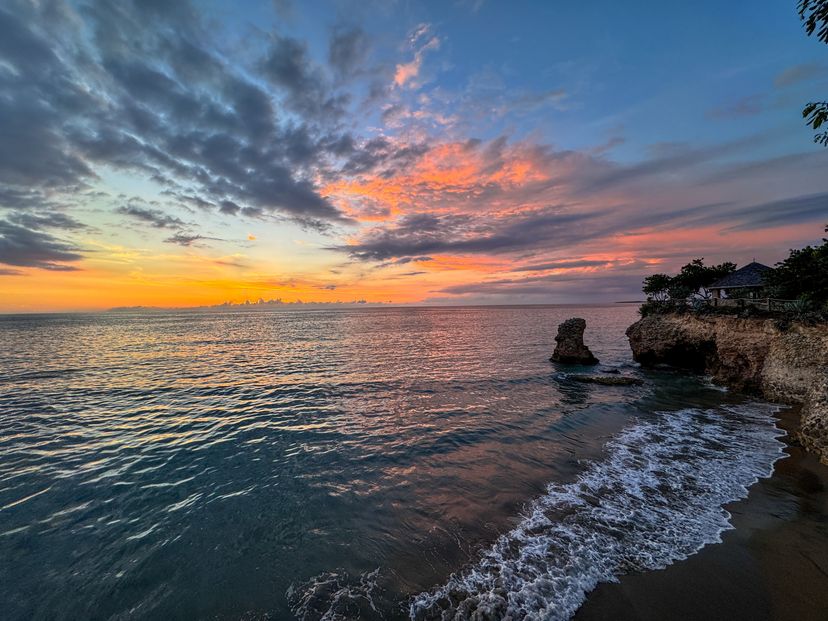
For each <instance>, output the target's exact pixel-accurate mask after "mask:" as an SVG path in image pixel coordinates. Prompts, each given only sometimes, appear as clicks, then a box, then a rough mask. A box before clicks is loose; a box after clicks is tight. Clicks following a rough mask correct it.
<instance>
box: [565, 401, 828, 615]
mask: <svg viewBox="0 0 828 621" xmlns="http://www.w3.org/2000/svg"><path fill="white" fill-rule="evenodd" d="M797 421H798V412H796V411H795V410H793V409H788V410H786V411H784V412H781V413H780V423H779V424H780V427H782V428H783V429H785V430H786V431H787V432H788V434H789V435H788V437H787V438H786V439H785V441H786V443H787V444H788V446H787V448H786V449H785V452H786V454H787V457H784V458H782V459H781V460H780V461H778V462H777V463H776V467H775V470H774V474H773V476H771V477H770V478H768V479H764V480H762V481H759V482H758V483H756V484H755V485H754V486H753V487H751V489H750V494H749V496H748V498H747V499H746V500H744V501H741V502H737V503H733V504H732V505H729V506H728V507H727V508H728V510H729V511H730V512H731V514H732V515H733V517H732V523H733V525H734V526H735V530H729V531H727V532H726V533H723V535H722V543H721V544H716V545H709V546H707V547H705V548H704V549H702V550H701V551H700V552H699V553H698V554H696V555H694V556H692V557H690V558H688V559H687V560H685V561H682V562H679V563H676V564H674V565H672V566H670V567H668V568H667V569H664V570H662V571H655V572H647V573H643V574H631V575H628V576H625V577H623V578H622V579H621V580H620V582H618V583H615V584H602V585H600V586H599V587H598V588H597V589H596V590H595V591H593V592H592V593H591V594H590V595H589V596H588V597H587V600H586V602H585V603H584V605H583V606H582V607H581V609H580V610H579V611H578V613H577V614H576V615H575V619H576V620H577V621H597V620H599V619H600V620H612V621H633V620H634V621H664V620H666V619H669V620H675V621H689V620H693V621H697V620H704V621H716V620H725V619H727V620H734V619H736V620H741V619H744V620H746V621H747V620H750V621H766V620H774V621H781V620H785V621H787V620H791V621H793V620H797V621H812V620H813V621H826V620H828V467H826V466H823V465H821V464H820V463H819V462H818V461H817V460H816V459H815V458H814V457H813V456H812V455H809V454H807V453H805V452H804V451H803V449H802V448H801V447H799V446H796V445H795V443H794V442H793V441H792V439H791V433H792V432H793V430H794V429H795V428H796V425H797Z"/></svg>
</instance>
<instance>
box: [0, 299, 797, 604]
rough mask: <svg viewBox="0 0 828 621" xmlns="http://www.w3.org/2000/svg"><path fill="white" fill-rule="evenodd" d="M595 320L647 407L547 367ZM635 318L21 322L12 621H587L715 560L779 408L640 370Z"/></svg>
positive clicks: (201, 315)
mask: <svg viewBox="0 0 828 621" xmlns="http://www.w3.org/2000/svg"><path fill="white" fill-rule="evenodd" d="M575 316H578V317H583V318H585V319H586V321H587V332H586V337H585V339H586V342H587V344H588V345H589V346H590V348H591V349H592V351H593V353H595V354H596V355H597V356H598V357H599V358H600V359H601V362H602V364H603V365H608V366H613V367H616V368H618V369H619V370H620V371H621V372H623V373H627V374H633V375H636V376H638V377H641V378H642V379H644V383H643V384H642V385H640V386H598V385H591V384H582V383H577V382H574V381H572V380H571V379H569V378H568V377H567V374H568V373H571V372H573V371H578V370H581V371H583V370H584V369H577V368H565V367H562V366H557V365H555V364H553V363H551V362H549V360H548V359H549V356H550V355H551V353H552V350H553V349H554V336H555V333H556V328H557V325H558V323H560V322H561V321H563V320H564V319H567V318H569V317H575ZM635 319H636V308H635V306H634V305H613V306H589V307H566V306H524V307H518V306H515V307H456V308H359V309H350V308H342V309H339V308H331V309H300V308H297V309H294V308H289V309H284V310H250V311H239V310H236V311H229V310H193V311H169V312H167V311H163V312H162V311H154V312H119V313H97V314H64V315H25V316H24V315H18V316H3V317H0V609H2V611H3V612H2V617H3V619H7V620H17V619H21V620H22V619H113V618H114V619H125V618H129V619H303V620H317V619H409V618H414V619H439V618H459V619H463V618H481V619H484V618H492V619H497V618H502V617H504V616H509V617H510V618H512V619H569V618H570V617H571V616H572V615H573V614H574V612H575V611H576V610H577V609H578V607H579V606H580V605H581V603H582V602H583V601H584V598H585V597H586V596H587V594H588V593H589V592H590V591H591V590H592V589H593V588H595V587H596V585H598V584H599V583H601V582H606V581H613V580H616V579H617V578H618V577H620V576H622V575H625V574H628V573H631V572H641V571H649V570H652V569H659V568H663V567H666V566H668V565H670V564H672V563H675V562H676V561H679V560H681V559H684V558H687V557H688V556H690V555H692V554H694V553H695V552H697V551H698V550H700V549H701V548H702V547H703V546H705V545H707V544H710V543H715V542H717V541H719V540H720V538H721V536H722V533H723V532H725V531H726V530H727V529H728V528H730V515H729V513H728V512H727V510H726V509H725V505H727V504H728V503H731V502H733V501H735V500H739V499H741V498H744V497H745V496H746V495H747V488H748V487H749V486H750V485H752V484H753V483H754V482H755V481H757V480H758V479H760V478H762V477H766V476H768V475H769V474H770V473H771V472H772V467H773V464H774V462H775V461H776V460H777V459H778V458H779V457H780V456H781V455H782V446H783V445H782V442H781V441H780V436H781V434H782V432H781V431H780V430H779V429H778V428H777V426H776V422H775V417H774V414H775V408H774V407H773V406H771V405H768V404H764V403H761V402H758V401H753V400H749V399H746V398H744V397H741V396H739V395H734V394H731V393H729V392H727V391H723V390H722V389H719V388H717V387H715V386H713V385H711V384H709V383H708V382H706V381H705V380H704V378H697V377H692V376H688V375H686V374H683V373H676V372H671V371H669V370H654V371H643V370H641V369H639V368H638V367H637V365H635V364H634V363H633V361H632V358H631V354H630V350H629V346H628V344H627V341H626V338H625V336H624V330H625V328H626V327H627V326H628V325H629V324H631V323H632V322H633V321H635ZM475 615H476V616H475Z"/></svg>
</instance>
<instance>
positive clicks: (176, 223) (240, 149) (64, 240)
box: [0, 0, 828, 312]
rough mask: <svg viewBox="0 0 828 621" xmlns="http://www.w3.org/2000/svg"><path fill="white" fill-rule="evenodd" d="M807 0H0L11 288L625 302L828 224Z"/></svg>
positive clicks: (4, 213)
mask: <svg viewBox="0 0 828 621" xmlns="http://www.w3.org/2000/svg"><path fill="white" fill-rule="evenodd" d="M826 93H828V46H826V45H824V44H822V43H820V42H819V41H817V40H816V39H815V38H809V37H807V36H806V35H805V33H804V30H803V28H802V25H801V22H800V20H799V17H798V15H797V12H796V2H795V0H744V1H740V0H733V1H730V2H726V3H723V2H721V1H720V0H697V1H696V2H692V3H689V2H663V3H653V2H651V1H649V0H629V1H627V2H617V1H615V0H595V1H593V2H590V3H574V2H568V1H564V0H547V1H543V2H541V1H537V2H528V1H523V2H521V1H513V2H512V1H510V2H501V1H495V0H455V1H451V0H445V1H434V2H414V1H403V0H399V1H394V0H384V1H372V0H359V1H356V0H331V1H322V0H307V1H302V2H299V1H298V0H296V1H292V0H257V1H254V0H237V1H235V2H220V1H219V0H202V1H196V0H193V1H192V2H186V1H185V0H181V1H176V2H168V1H167V0H131V1H130V0H125V1H123V2H118V3H115V2H108V1H103V0H102V1H80V0H79V1H72V0H6V1H4V2H3V3H2V4H0V312H46V311H74V310H97V309H107V308H111V307H120V306H136V305H142V306H163V307H180V306H198V305H212V304H219V303H223V302H227V301H229V302H234V303H240V302H244V301H245V300H251V301H256V300H258V299H264V300H271V299H281V300H283V301H285V302H294V301H298V300H301V301H303V302H337V301H339V302H352V301H366V302H382V303H393V304H415V303H416V304H514V303H580V302H583V303H601V302H614V301H619V300H635V299H641V297H642V294H641V292H640V288H641V280H642V278H643V277H644V276H645V275H647V274H650V273H654V272H671V271H676V270H677V269H678V268H679V267H680V266H681V265H683V264H684V263H686V262H688V261H689V260H690V259H692V258H695V257H704V258H705V260H706V261H708V262H719V261H724V260H731V261H735V262H736V263H737V264H739V265H742V264H744V263H747V262H750V261H751V260H753V259H756V260H758V261H760V262H764V263H766V264H771V265H772V264H773V263H775V262H777V261H779V260H781V259H783V258H784V257H785V256H787V252H788V249H790V248H795V247H801V246H803V245H805V244H808V243H815V242H818V241H819V240H820V239H821V237H822V236H823V228H824V225H825V223H826V222H828V175H826V174H825V172H826V170H828V150H826V149H825V148H823V147H820V146H818V145H815V144H814V143H813V134H812V132H811V131H810V129H809V128H808V127H806V126H805V125H804V123H803V120H802V118H801V110H802V107H803V105H804V104H805V103H806V102H808V101H810V100H814V99H817V100H821V99H824V98H825V97H826Z"/></svg>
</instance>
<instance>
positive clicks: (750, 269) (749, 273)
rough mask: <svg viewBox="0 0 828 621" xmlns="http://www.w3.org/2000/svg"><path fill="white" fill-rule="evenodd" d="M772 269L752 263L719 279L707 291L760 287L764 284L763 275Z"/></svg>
mask: <svg viewBox="0 0 828 621" xmlns="http://www.w3.org/2000/svg"><path fill="white" fill-rule="evenodd" d="M772 270H773V268H772V267H768V266H767V265H762V264H761V263H757V262H756V261H754V262H753V263H748V264H747V265H745V266H744V267H742V268H740V269H738V270H736V271H735V272H731V273H730V274H728V275H727V276H724V277H722V278H719V280H717V281H716V282H714V283H713V284H712V285H710V287H708V288H709V289H734V288H737V287H761V286H762V285H764V284H765V274H767V273H768V272H770V271H772Z"/></svg>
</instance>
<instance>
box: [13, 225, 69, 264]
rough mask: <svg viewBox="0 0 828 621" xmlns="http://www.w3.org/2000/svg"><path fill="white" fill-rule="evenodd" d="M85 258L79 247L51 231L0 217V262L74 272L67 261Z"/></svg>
mask: <svg viewBox="0 0 828 621" xmlns="http://www.w3.org/2000/svg"><path fill="white" fill-rule="evenodd" d="M81 258H82V256H81V254H80V253H79V251H78V249H77V248H76V247H75V246H74V245H72V244H71V243H69V242H65V241H63V240H61V239H59V238H57V237H55V236H53V235H51V234H49V233H46V232H44V231H38V230H33V229H29V228H26V227H24V226H20V225H18V224H13V223H11V222H7V221H4V220H0V263H2V264H5V265H13V266H18V267H37V268H40V269H45V270H53V271H73V270H76V269H77V268H76V267H74V266H72V265H67V263H72V262H75V261H79V260H80V259H81Z"/></svg>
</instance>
